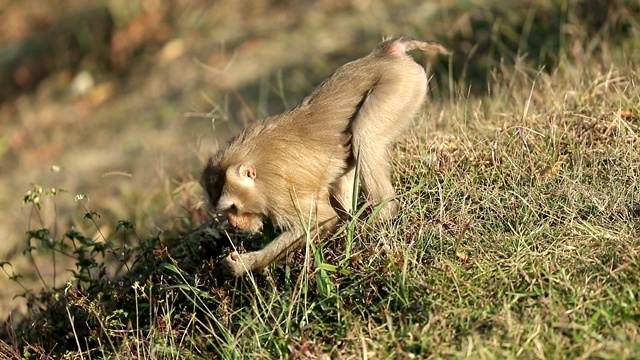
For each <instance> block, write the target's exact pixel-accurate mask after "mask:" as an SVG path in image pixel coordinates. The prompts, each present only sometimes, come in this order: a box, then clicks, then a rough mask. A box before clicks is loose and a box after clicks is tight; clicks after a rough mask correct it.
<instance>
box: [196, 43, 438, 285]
mask: <svg viewBox="0 0 640 360" xmlns="http://www.w3.org/2000/svg"><path fill="white" fill-rule="evenodd" d="M414 49H420V50H424V51H429V50H430V51H435V52H436V53H440V54H445V55H450V54H451V52H450V51H449V50H448V49H446V48H445V47H444V46H443V45H441V44H440V43H438V42H435V41H422V40H417V39H413V38H409V37H402V36H400V37H391V38H387V39H385V40H383V41H382V42H381V43H380V44H379V45H378V46H377V47H376V48H375V49H374V50H373V51H372V52H371V53H369V54H368V55H367V56H365V57H363V58H360V59H357V60H354V61H351V62H349V63H347V64H345V65H343V66H342V67H340V68H338V70H336V71H335V72H334V73H333V74H332V75H331V76H329V77H328V78H327V79H325V80H324V81H323V82H322V83H320V85H319V86H318V87H317V88H316V89H315V90H314V91H313V92H312V93H311V94H310V95H309V96H307V97H306V98H304V99H303V100H302V101H301V102H300V103H299V104H298V105H297V106H296V107H295V108H293V109H291V110H289V111H286V112H284V113H281V114H279V115H274V116H270V117H267V118H266V119H264V120H262V121H257V122H254V123H252V124H250V125H249V126H248V127H247V128H246V129H245V130H244V131H242V132H241V133H240V134H239V135H238V136H237V137H236V138H235V139H234V140H232V141H231V143H230V144H229V145H228V146H227V147H226V148H225V149H223V150H220V151H218V153H217V154H216V155H214V156H213V157H211V158H210V159H209V160H208V162H207V164H206V166H205V168H204V170H203V172H202V176H201V181H200V183H201V185H202V187H203V188H204V190H205V200H206V202H208V204H209V207H210V208H212V209H213V210H215V211H217V212H221V213H224V214H225V215H226V218H227V221H228V223H229V224H230V225H231V226H232V227H234V228H236V229H238V230H241V231H245V232H259V231H260V230H261V229H262V225H263V222H264V221H266V220H270V221H271V222H272V223H273V225H274V226H276V227H277V228H279V229H280V230H281V234H280V235H278V236H277V237H276V238H275V239H273V240H272V241H271V242H270V243H269V244H267V245H266V246H265V247H264V248H263V249H262V250H259V251H253V252H247V253H242V254H239V253H238V252H236V251H232V252H231V253H230V254H229V255H228V256H226V257H225V258H224V259H223V260H222V261H221V263H220V265H221V268H222V271H223V274H224V275H225V276H226V277H230V278H236V277H240V276H243V275H245V274H246V273H247V272H248V271H253V270H259V269H263V268H265V267H267V266H268V265H269V264H271V263H273V262H274V261H277V260H279V259H282V258H283V257H284V256H286V255H287V254H288V253H291V252H293V251H295V250H297V249H300V248H302V247H303V246H304V245H305V244H306V241H307V238H309V239H316V238H321V239H322V238H327V237H329V236H331V234H332V232H334V231H335V230H336V228H337V226H338V224H339V221H340V219H341V218H343V216H344V214H349V213H351V211H352V201H353V196H354V194H353V191H354V181H355V177H356V175H357V176H358V179H359V181H360V184H361V187H362V192H363V195H364V202H365V203H366V204H369V205H372V206H376V209H377V208H379V209H380V210H379V212H378V213H377V216H378V219H379V220H382V221H384V220H389V219H391V218H393V217H394V216H395V215H396V214H397V212H398V211H399V204H398V201H397V200H395V199H394V197H395V191H394V189H393V185H392V182H391V176H390V165H389V160H390V159H389V154H388V150H389V148H390V146H391V145H392V144H393V143H394V141H395V139H396V138H397V137H398V136H399V135H400V134H401V133H402V131H403V130H404V129H405V128H406V127H407V126H408V124H410V123H411V121H412V119H413V118H414V117H415V116H416V114H417V113H418V111H419V109H420V108H421V107H422V106H423V103H424V101H425V98H426V91H427V82H428V80H427V76H426V73H425V71H424V69H423V67H422V66H420V65H419V64H418V63H416V62H415V61H414V60H413V58H412V57H410V56H409V55H407V52H408V51H410V50H414ZM356 169H357V174H356Z"/></svg>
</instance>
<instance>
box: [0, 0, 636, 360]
mask: <svg viewBox="0 0 640 360" xmlns="http://www.w3.org/2000/svg"><path fill="white" fill-rule="evenodd" d="M8 3H12V2H8ZM221 3H227V2H221ZM107 4H108V5H109V6H110V9H112V13H113V16H114V17H115V19H116V21H115V25H114V26H115V29H116V34H120V35H119V36H121V37H124V38H125V39H127V38H129V37H131V38H133V35H132V34H129V35H126V34H124V33H122V31H125V30H124V29H129V30H127V31H131V32H132V33H133V34H135V31H134V30H131V27H132V25H131V24H135V23H136V21H142V20H143V19H147V20H145V21H153V19H154V18H153V16H150V15H149V14H150V13H152V11H151V10H149V9H156V10H157V9H160V8H153V7H150V6H151V5H153V4H155V2H153V1H148V2H141V4H146V6H147V8H146V9H147V10H145V11H143V10H138V12H135V11H134V12H133V13H134V14H136V16H127V14H131V13H128V12H126V11H124V10H123V9H125V8H126V6H123V5H122V4H120V3H119V2H118V1H115V0H114V1H113V2H107ZM150 4H151V5H150ZM496 4H498V3H494V2H492V1H490V0H483V1H481V0H478V1H454V0H443V1H440V2H426V3H425V2H415V3H414V2H411V1H404V0H398V1H393V2H383V1H354V2H350V3H343V2H336V1H320V2H314V5H309V4H307V3H305V2H300V3H298V2H288V1H284V2H276V3H274V4H271V3H270V2H268V1H258V2H246V3H245V2H244V1H238V2H233V5H229V4H217V5H214V6H211V7H209V6H205V5H204V4H199V3H193V4H192V5H189V6H184V7H177V8H176V9H172V12H171V14H172V15H171V16H168V15H166V14H165V15H166V16H165V17H160V18H161V19H163V20H162V21H160V23H162V24H165V23H166V24H165V25H166V26H167V29H168V30H166V31H169V33H170V35H169V36H168V37H166V38H160V39H154V38H144V37H143V39H144V42H143V43H142V44H143V45H144V46H143V45H139V46H140V47H136V46H137V45H136V46H134V45H135V44H134V45H131V44H129V46H133V49H134V50H131V51H130V52H127V51H124V53H121V55H122V58H120V60H121V61H123V62H124V64H126V66H125V68H130V69H134V70H117V71H124V73H125V74H126V75H117V74H113V73H108V72H106V70H102V71H105V72H104V73H101V74H102V75H99V78H100V79H102V80H101V81H99V82H98V83H99V84H104V83H108V84H112V85H110V86H115V88H114V89H118V90H117V91H115V92H114V93H112V94H110V96H108V97H107V98H105V99H104V101H103V102H100V103H96V104H92V103H90V102H89V103H88V101H90V99H91V97H80V98H77V97H76V98H73V97H71V95H69V94H68V93H66V92H64V91H61V90H60V91H59V93H60V94H62V95H55V94H58V93H56V92H55V91H53V92H47V91H46V89H48V88H51V87H55V86H54V85H56V84H58V83H57V81H62V80H52V79H59V78H57V77H56V76H62V75H55V74H54V75H50V77H48V78H45V79H44V80H43V83H42V84H43V85H40V86H39V87H38V88H37V90H35V91H33V90H29V91H26V92H24V93H23V94H22V95H20V97H17V98H13V99H12V100H7V101H6V102H5V103H4V105H2V114H3V115H2V116H3V118H2V119H1V120H0V127H1V128H2V132H1V134H2V135H1V136H2V138H0V139H1V140H2V142H0V144H2V145H3V148H2V151H3V152H2V153H1V154H2V156H3V157H2V163H1V164H2V167H3V168H5V166H8V167H11V168H14V169H15V170H14V171H13V172H12V173H10V174H9V175H7V176H5V177H3V179H2V180H0V181H2V186H6V187H7V188H8V190H9V191H8V192H7V193H6V194H5V195H4V197H3V198H1V199H0V201H2V203H1V204H3V205H5V204H6V206H5V209H13V208H15V207H13V205H9V204H14V203H16V202H17V201H19V200H20V196H18V195H16V194H22V193H24V192H25V191H26V190H28V189H30V187H29V185H28V184H29V182H32V181H35V180H37V182H39V183H44V184H51V185H53V186H56V187H57V186H62V187H65V188H67V189H69V190H70V192H69V193H61V194H52V193H51V191H50V190H44V189H43V192H42V193H38V192H37V191H36V192H33V193H31V196H30V197H26V198H25V200H26V205H25V206H24V207H23V209H24V210H23V212H20V211H15V212H12V211H8V212H7V213H6V214H3V215H4V216H3V219H2V221H3V224H9V223H15V224H16V226H17V228H18V229H20V230H17V229H16V228H13V227H9V226H4V227H3V228H2V231H3V233H2V234H1V235H2V236H3V237H5V238H15V239H17V240H15V241H16V245H15V247H13V248H9V247H7V249H6V250H3V251H6V253H4V252H3V253H0V257H2V256H5V257H7V258H10V260H11V263H12V264H14V267H13V268H12V267H10V266H9V265H7V264H5V266H4V269H6V270H7V271H8V274H11V273H12V271H13V270H16V271H17V270H20V273H24V272H25V271H27V270H33V269H39V270H40V273H37V275H31V277H26V278H23V279H16V280H19V281H20V283H22V284H27V285H26V286H27V288H30V287H31V286H33V287H35V286H36V285H34V283H35V284H38V283H39V281H37V279H38V276H41V277H42V278H43V279H44V284H46V285H47V286H48V287H45V289H44V291H43V292H38V291H35V292H30V293H27V295H26V297H25V299H27V300H29V302H28V309H29V313H28V314H27V315H26V316H25V315H17V314H15V315H13V318H12V319H10V320H11V321H9V322H8V323H7V326H6V328H5V330H4V331H3V332H2V340H3V341H0V354H1V355H0V359H20V358H23V357H24V358H41V359H48V358H60V357H61V356H62V355H63V354H66V355H65V356H66V357H67V358H71V359H81V358H89V357H91V358H96V357H104V358H120V359H128V358H145V359H182V358H202V359H209V358H212V357H219V358H245V357H254V358H271V357H273V358H281V357H282V358H307V357H308V358H442V357H447V358H449V357H453V358H463V357H469V358H544V359H556V358H584V359H587V358H593V359H600V358H615V359H623V358H628V359H632V358H638V357H639V356H640V328H639V327H638V323H639V322H640V291H639V285H638V284H640V152H639V151H638V149H640V139H639V138H640V114H639V112H640V88H639V82H640V74H639V73H638V69H640V64H639V63H638V59H637V56H635V53H636V52H637V51H636V49H637V48H638V47H639V46H640V43H639V42H638V39H640V24H638V23H637V22H636V19H637V18H638V16H637V15H638V14H639V13H640V12H639V9H640V4H639V3H637V2H621V1H578V0H575V1H570V0H566V1H565V0H557V1H554V0H529V1H521V2H518V3H517V5H509V6H506V5H504V4H503V3H502V2H500V3H499V6H498V5H496ZM494 5H495V6H496V7H498V8H499V9H498V8H496V7H494ZM7 6H8V5H7ZM123 14H124V15H123ZM145 16H146V17H145ZM149 18H151V20H149ZM155 21H158V20H155ZM156 25H157V24H156ZM147 26H149V25H148V24H147ZM158 26H159V28H155V29H156V30H157V29H162V28H163V27H162V26H160V25H158ZM118 31H120V32H118ZM156 32H157V33H158V34H160V35H161V34H162V32H161V31H160V30H157V31H156ZM391 33H393V34H408V35H414V36H418V37H422V38H434V39H437V40H439V41H441V42H443V43H444V44H447V45H448V46H450V47H451V48H453V49H454V50H455V51H456V56H455V57H454V58H453V59H452V61H451V63H446V62H444V63H438V62H430V61H428V60H429V59H421V61H424V62H425V64H429V66H430V67H431V70H432V71H433V72H434V73H435V75H434V79H433V81H432V83H431V94H432V100H431V101H430V102H429V103H428V104H427V105H426V107H425V116H424V118H422V119H420V121H417V124H416V127H415V129H414V130H413V131H411V132H410V133H409V134H407V136H406V138H405V139H404V140H403V141H402V142H401V144H399V146H398V147H397V148H396V150H395V153H396V159H397V161H396V162H395V164H394V168H395V171H394V174H395V179H396V184H397V188H398V189H399V193H400V194H401V195H400V200H401V202H402V203H403V211H402V213H401V216H400V217H399V219H398V220H397V222H396V223H395V224H394V227H392V228H371V227H370V226H369V225H367V224H364V223H351V224H346V225H345V227H344V231H343V232H342V233H341V234H340V236H338V237H336V239H333V240H332V241H329V242H327V243H325V244H310V245H309V247H308V249H307V251H305V252H302V253H299V254H297V255H296V258H295V262H293V263H291V264H289V265H286V264H279V265H277V266H273V267H272V268H271V269H270V270H268V271H266V272H265V273H262V274H255V275H254V276H252V277H249V278H247V279H245V280H242V281H238V282H234V283H229V282H227V283H222V282H220V281H219V280H218V279H217V278H216V277H215V272H212V271H211V269H214V268H215V263H216V261H217V257H218V256H220V255H221V254H223V253H224V252H225V251H228V249H226V245H227V244H228V241H227V237H226V235H225V233H224V231H223V230H222V229H218V228H217V225H216V223H215V221H213V222H206V217H205V216H204V215H203V214H202V213H201V212H200V211H198V210H196V209H194V205H195V203H196V202H197V200H196V199H197V197H198V196H199V190H198V189H197V186H196V185H194V184H193V183H192V182H191V181H189V179H191V178H193V177H195V176H196V175H197V172H198V171H199V163H198V158H199V157H202V156H204V155H205V154H206V153H207V152H208V151H210V148H211V147H212V146H213V142H214V141H213V139H212V137H213V136H210V137H209V136H207V137H205V138H206V140H205V141H203V146H202V148H198V146H196V145H195V144H196V143H197V142H196V141H194V140H191V139H193V138H195V137H196V135H194V134H201V133H203V132H205V131H209V129H210V125H209V124H208V122H209V121H210V118H211V117H212V116H213V117H215V118H216V119H224V118H233V119H238V120H240V122H242V121H251V120H252V119H253V118H254V117H262V116H263V115H264V114H266V113H273V112H276V111H279V110H281V109H283V108H285V107H287V106H291V105H292V104H295V102H296V101H297V100H299V99H300V98H301V97H302V96H303V95H304V93H306V92H308V91H309V89H311V88H312V87H313V84H315V83H317V81H318V80H320V79H322V78H323V77H324V76H326V75H327V74H328V73H329V72H330V71H331V70H332V69H335V68H336V67H337V66H339V65H340V64H342V63H343V62H345V61H347V60H350V59H353V58H356V57H358V56H360V55H362V54H364V53H366V52H368V51H369V50H370V48H371V47H372V46H374V44H376V43H377V42H378V40H379V39H380V37H381V36H382V35H385V34H391ZM123 34H124V35H123ZM336 34H339V35H336ZM158 36H159V35H158ZM116 39H118V37H117V36H114V40H116ZM156 40H157V43H155V42H154V41H156ZM3 41H6V40H5V39H3ZM120 41H124V42H125V43H127V42H126V41H125V40H122V38H120ZM129 41H130V42H131V41H133V40H131V39H129ZM175 41H178V42H175ZM221 41H225V43H224V44H222V43H221ZM172 42H173V45H171V46H183V48H182V50H180V51H181V52H180V54H179V56H177V57H174V58H171V56H169V55H164V56H169V57H168V58H165V59H168V60H164V61H166V62H165V63H162V61H161V60H160V59H163V57H162V56H163V55H161V54H163V53H164V52H165V51H166V52H169V53H170V52H171V51H172V50H171V47H170V45H169V44H171V43H172ZM176 44H178V45H176ZM180 44H181V45H180ZM124 48H125V49H127V47H126V46H125V47H124ZM232 50H233V51H235V55H233V56H232V55H231V54H230V53H226V52H225V51H232ZM112 51H113V50H112ZM173 51H176V48H174V50H173ZM165 54H166V53H165ZM194 59H198V61H194ZM256 59H259V60H260V61H256ZM87 63H88V64H89V65H90V66H89V68H91V66H92V64H94V63H92V62H91V61H89V60H85V65H84V66H87V65H86V64H87ZM96 66H97V65H96ZM225 66H227V68H226V70H225V71H224V77H221V75H220V72H219V70H220V69H223V68H224V67H225ZM81 68H82V66H81ZM110 69H117V67H115V68H110ZM113 71H114V72H116V73H117V71H116V70H113ZM62 73H64V70H63V71H62ZM61 84H63V85H60V84H58V86H62V87H63V88H64V86H69V83H65V82H62V83H61ZM64 84H66V85H64ZM99 88H100V86H99V85H98V86H96V87H95V88H93V90H92V91H98V92H99V91H106V90H105V89H104V88H103V90H97V89H99ZM106 89H107V90H108V89H109V88H108V87H107V88H106ZM65 94H66V95H65ZM94 96H98V95H94ZM63 113H64V114H66V113H70V114H72V115H68V116H60V114H63ZM183 114H186V115H185V116H184V117H183ZM193 114H196V115H198V116H196V117H193ZM254 114H255V115H254ZM5 119H11V120H12V121H9V120H5ZM47 119H48V120H47ZM184 119H189V120H184ZM194 119H197V120H195V121H194ZM89 120H90V121H91V122H90V123H89ZM81 121H85V122H86V123H81ZM43 126H44V128H43ZM216 126H217V127H216V129H217V131H219V134H220V136H221V137H226V136H227V134H226V133H227V132H233V131H234V129H235V127H236V126H238V125H237V124H235V125H234V124H231V123H225V122H219V123H217V125H216ZM34 129H40V130H38V132H35V131H34ZM43 133H46V134H49V135H42V134H43ZM5 134H11V135H5ZM15 134H18V135H15ZM20 136H22V137H26V138H27V139H29V140H28V141H27V140H23V142H16V141H17V140H16V139H15V138H14V137H18V140H20V139H21V138H20ZM150 139H153V140H154V141H151V140H150ZM56 141H57V142H58V145H56V146H58V147H59V149H58V150H56V151H57V152H56V151H53V150H52V149H56V147H55V146H54V145H55V144H56ZM52 144H54V145H52ZM52 146H53V148H52ZM72 148H76V149H82V151H81V152H83V153H84V154H81V155H78V154H77V152H78V150H76V154H75V155H73V152H72V151H71V149H72ZM105 153H108V154H109V156H107V155H104V154H105ZM159 154H160V155H159ZM158 158H164V159H166V162H167V163H168V165H158V163H160V162H161V161H160V160H158ZM60 162H63V165H64V169H63V171H62V172H61V174H63V175H55V176H58V177H59V176H63V177H62V178H60V177H59V178H57V179H55V180H54V179H53V178H49V177H48V176H44V175H43V171H45V170H47V169H48V168H49V165H50V164H51V163H60ZM104 163H106V164H107V165H105V164H104ZM176 163H179V164H180V165H179V166H176V165H174V164H176ZM43 164H46V165H43ZM87 164H88V165H87ZM96 164H98V165H96ZM154 169H156V170H157V171H154ZM113 170H121V171H124V172H128V173H130V174H131V178H127V179H128V180H126V181H125V182H126V183H124V182H121V180H110V179H113V177H106V178H101V177H100V175H102V174H104V173H105V172H108V171H113ZM91 173H95V174H97V175H91ZM101 179H102V180H101ZM105 179H107V180H105ZM48 186H49V185H48ZM46 189H48V187H47V188H46ZM36 190H37V189H36ZM76 193H85V194H87V195H89V197H90V198H91V199H92V200H91V202H90V203H88V202H87V201H86V200H82V201H79V202H78V204H80V205H69V204H74V202H73V200H72V199H73V197H74V195H75V194H76ZM36 198H38V199H41V201H42V202H45V201H44V200H45V199H48V203H49V204H54V203H55V204H56V205H57V208H56V209H57V212H54V211H53V210H52V208H51V207H49V208H46V207H44V206H43V207H42V208H40V209H39V210H38V208H37V207H36V206H35V202H36V200H35V199H36ZM172 202H173V203H172ZM168 204H169V205H171V204H173V207H170V206H169V207H168ZM73 206H78V209H77V210H73ZM30 209H33V210H30ZM165 209H169V210H168V211H166V212H164V213H163V210H165ZM181 209H182V210H181ZM93 211H96V212H97V213H94V212H93ZM9 212H11V214H10V213H9ZM85 213H86V214H87V216H85V218H84V219H83V218H82V217H83V215H85ZM30 214H31V215H30ZM78 214H80V215H78ZM98 215H100V216H101V217H99V216H98ZM38 216H42V217H44V218H43V220H39V219H38ZM76 218H77V219H76ZM27 219H31V222H30V225H27ZM71 219H75V220H71ZM118 219H131V220H134V221H135V223H136V224H137V225H134V223H133V222H130V221H120V222H118ZM56 220H57V221H56ZM70 223H72V224H74V225H75V226H76V227H75V230H76V231H75V232H72V231H70V230H69V229H70V227H69V224H70ZM54 224H57V227H56V226H55V225H54ZM27 226H28V227H27ZM20 227H22V228H20ZM40 228H47V229H49V231H48V232H45V231H40V230H39V229H40ZM25 229H30V230H31V233H30V238H31V241H32V245H34V246H36V249H35V250H33V251H31V253H32V254H34V257H33V260H31V257H30V256H26V255H23V254H22V253H21V252H20V251H21V250H22V249H23V248H24V247H26V243H25V242H24V240H23V239H24V235H22V233H23V232H24V230H25ZM15 234H18V235H15ZM65 234H66V236H65ZM222 239H224V240H222ZM231 241H234V242H236V243H237V244H240V243H242V244H243V245H244V246H245V247H253V246H260V239H247V238H238V237H236V236H232V239H231ZM47 248H48V249H47ZM51 249H53V251H52V250H51ZM11 251H13V253H11ZM64 253H66V254H69V255H71V256H70V257H71V259H72V260H71V261H64V260H61V259H62V258H63V257H64V255H63V254H64ZM5 254H6V255H5ZM54 262H55V263H56V264H58V265H57V267H53V266H52V265H51V264H52V263H54ZM74 262H75V263H77V264H78V265H77V267H75V268H74V271H75V274H74V276H75V280H74V281H71V282H69V283H68V284H67V286H64V285H63V284H64V281H65V279H66V277H67V276H68V275H69V273H68V272H65V270H62V269H67V268H72V266H73V263H74ZM34 264H36V265H37V266H36V265H34ZM43 269H44V270H43ZM32 273H33V272H32ZM26 274H29V273H28V272H26ZM54 274H56V275H54ZM54 276H56V277H57V278H56V280H55V281H56V284H55V285H56V286H53V283H52V281H53V280H52V278H53V277H54ZM6 283H8V284H14V283H16V282H15V281H9V280H6ZM40 286H42V285H40ZM3 291H5V293H2V294H3V296H4V297H5V298H6V299H9V298H10V297H11V296H12V295H14V294H17V293H18V291H19V290H14V289H12V288H9V287H8V286H7V287H5V286H3ZM6 303H7V304H12V303H9V302H8V300H7V302H6ZM14 306H15V305H10V306H5V309H4V311H5V312H8V310H10V309H11V308H12V307H14ZM5 314H6V313H5Z"/></svg>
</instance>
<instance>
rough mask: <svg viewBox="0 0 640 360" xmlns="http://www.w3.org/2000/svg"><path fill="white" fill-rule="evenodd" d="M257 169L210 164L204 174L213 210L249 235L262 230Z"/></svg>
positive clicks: (207, 195)
mask: <svg viewBox="0 0 640 360" xmlns="http://www.w3.org/2000/svg"><path fill="white" fill-rule="evenodd" d="M255 178H256V169H255V167H254V166H253V165H251V164H241V165H236V166H229V167H227V169H222V168H221V167H220V166H218V165H217V164H215V162H214V161H210V162H209V164H208V165H207V167H206V168H205V170H204V172H203V174H202V180H201V184H202V187H203V188H204V190H205V193H206V200H207V203H208V205H209V207H210V208H211V209H213V210H214V211H216V212H218V213H224V214H225V216H226V217H227V220H228V221H229V224H230V225H231V226H233V227H234V228H236V229H239V230H242V231H246V232H259V231H261V230H262V222H263V217H264V216H263V211H262V209H263V208H264V207H263V206H261V202H260V201H259V199H261V197H260V196H257V195H258V194H257V190H256V188H255V183H254V180H255Z"/></svg>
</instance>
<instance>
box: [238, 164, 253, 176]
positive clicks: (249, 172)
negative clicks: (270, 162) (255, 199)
mask: <svg viewBox="0 0 640 360" xmlns="http://www.w3.org/2000/svg"><path fill="white" fill-rule="evenodd" d="M238 175H239V176H240V178H241V179H243V180H249V179H251V180H255V178H256V175H257V173H256V167H255V166H253V165H251V164H246V163H245V164H242V165H240V167H239V168H238Z"/></svg>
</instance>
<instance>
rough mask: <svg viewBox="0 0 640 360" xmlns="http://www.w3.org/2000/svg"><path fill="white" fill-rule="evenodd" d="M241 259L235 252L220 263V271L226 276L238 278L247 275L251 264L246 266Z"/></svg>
mask: <svg viewBox="0 0 640 360" xmlns="http://www.w3.org/2000/svg"><path fill="white" fill-rule="evenodd" d="M241 257H242V256H241V255H240V254H238V253H237V252H236V251H233V252H231V253H229V255H228V256H227V257H226V258H224V259H223V260H222V261H221V262H220V269H221V270H222V273H223V275H224V276H226V277H229V278H237V277H240V276H242V275H244V274H246V273H247V267H248V266H249V264H244V263H243V262H242V259H241Z"/></svg>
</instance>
